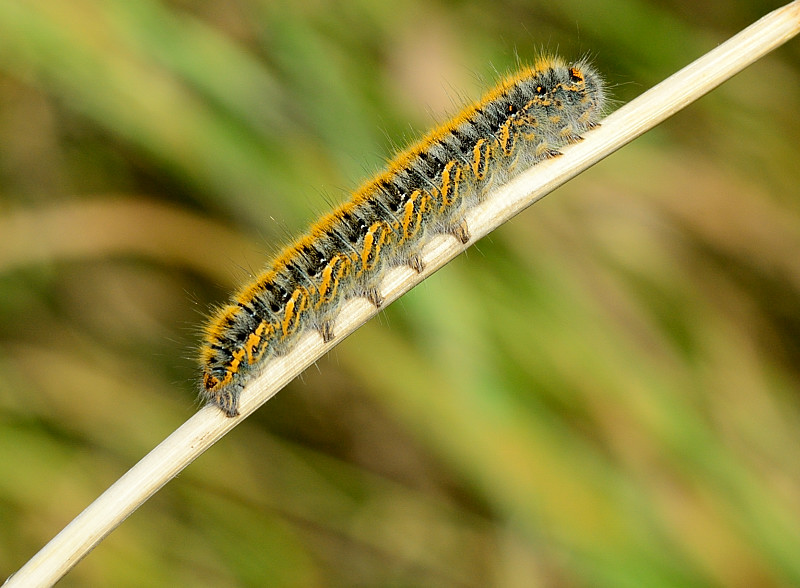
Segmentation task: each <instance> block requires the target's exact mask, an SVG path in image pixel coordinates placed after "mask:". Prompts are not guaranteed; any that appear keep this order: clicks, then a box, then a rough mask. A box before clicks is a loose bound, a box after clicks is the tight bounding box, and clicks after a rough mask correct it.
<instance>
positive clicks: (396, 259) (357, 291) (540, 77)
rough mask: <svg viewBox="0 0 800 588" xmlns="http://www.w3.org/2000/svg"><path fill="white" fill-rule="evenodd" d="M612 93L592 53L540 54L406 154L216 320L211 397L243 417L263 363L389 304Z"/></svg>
mask: <svg viewBox="0 0 800 588" xmlns="http://www.w3.org/2000/svg"><path fill="white" fill-rule="evenodd" d="M604 103H605V94H604V86H603V81H602V79H601V77H600V76H599V75H598V74H597V72H595V71H594V69H593V68H592V67H591V66H590V65H589V64H588V63H586V62H585V61H577V62H574V63H566V62H564V61H562V60H561V59H559V58H550V57H548V58H541V59H539V60H538V61H537V62H536V63H535V64H534V65H533V66H532V67H528V68H525V69H523V70H521V71H519V72H518V73H516V74H514V75H512V76H509V77H507V78H505V79H504V80H502V81H501V82H500V84H499V85H498V86H497V87H495V88H494V89H493V90H491V91H490V92H489V93H488V94H486V95H485V96H484V97H483V98H482V99H481V100H479V101H477V102H475V103H473V104H472V105H470V106H468V107H466V108H465V109H464V110H462V111H461V112H460V113H459V114H458V115H457V116H455V117H454V118H453V119H451V120H450V121H448V122H446V123H444V124H442V125H440V126H439V127H437V128H435V129H434V130H432V131H431V132H429V133H428V134H427V135H426V136H425V137H423V138H422V139H421V140H420V141H419V142H418V143H417V144H415V145H413V146H411V147H409V148H407V149H406V150H404V151H402V152H401V153H399V154H398V155H397V157H396V158H395V159H394V160H393V161H392V162H391V163H390V164H389V166H388V168H387V169H386V170H385V171H384V172H382V173H380V174H378V175H377V176H375V177H374V178H373V179H371V180H369V181H368V182H366V183H365V184H363V185H362V186H361V187H360V188H359V189H358V190H356V191H355V193H354V194H353V197H352V198H351V200H350V201H349V202H347V203H345V204H342V205H341V206H339V207H338V208H337V209H335V210H334V211H333V212H331V213H329V214H328V215H326V216H324V217H323V218H322V219H321V220H319V221H318V222H316V223H315V224H314V225H313V226H312V227H311V228H310V230H309V231H308V232H307V233H306V234H305V235H303V236H302V237H300V238H299V239H298V240H297V241H295V242H294V243H293V244H292V245H290V246H289V247H287V248H286V249H285V250H284V251H283V253H281V254H280V255H278V257H277V258H276V259H275V260H274V261H273V262H272V263H271V264H270V265H269V266H268V267H267V269H266V271H264V272H263V273H262V274H261V275H259V276H258V277H257V278H256V279H255V280H254V281H253V282H252V283H250V284H249V285H247V286H245V287H243V288H242V289H241V290H240V291H239V292H238V293H237V294H235V295H234V296H233V298H232V300H231V302H230V303H229V304H228V305H227V306H225V307H223V308H220V309H219V310H218V311H217V312H216V314H215V315H214V316H213V317H212V318H211V320H210V321H209V323H208V325H207V326H206V328H205V333H204V334H205V338H204V343H203V345H202V347H201V351H200V363H201V367H202V371H203V374H202V381H201V384H200V390H201V392H200V394H201V397H202V399H203V400H205V401H207V402H212V403H214V404H216V405H217V406H219V407H220V408H221V409H222V410H223V411H224V412H225V414H226V415H228V416H230V417H233V416H237V415H238V414H239V413H238V401H239V395H240V392H241V390H242V389H243V387H244V385H245V383H246V382H247V380H248V379H249V378H250V377H251V376H252V375H253V374H254V373H255V372H256V371H257V369H258V367H259V366H261V365H263V363H264V362H265V361H267V360H268V359H269V358H270V357H273V356H276V355H281V354H285V353H286V352H287V351H289V350H290V349H291V347H292V345H293V344H294V343H295V341H296V340H297V339H298V337H299V336H300V335H301V333H303V332H305V331H307V330H309V329H311V330H315V331H317V332H319V334H320V335H321V336H322V338H323V339H324V340H325V341H326V342H327V341H330V340H332V339H333V338H334V337H335V333H334V331H333V324H334V320H335V318H336V316H337V315H338V313H339V310H340V309H341V306H342V303H343V302H345V301H347V300H348V299H350V298H353V297H358V296H361V297H365V298H367V299H368V300H369V301H371V302H372V303H373V304H374V305H375V306H376V307H379V306H380V305H381V303H382V299H381V295H380V291H379V285H380V282H381V281H382V279H383V276H384V274H385V272H386V270H388V269H391V268H393V267H396V266H400V265H408V266H410V267H411V268H413V269H414V270H416V271H418V272H422V271H423V269H424V267H423V262H422V258H421V256H420V252H421V251H422V248H423V247H424V246H425V244H426V243H427V242H428V241H429V240H430V238H431V237H432V236H433V235H437V234H450V235H452V236H454V237H455V238H456V239H458V240H459V241H461V243H464V244H466V243H468V242H469V240H470V233H469V227H468V226H467V224H466V222H465V220H464V218H465V213H466V211H467V210H469V209H470V208H471V207H473V206H475V205H476V204H478V203H480V202H481V201H482V200H483V199H484V198H485V197H486V195H487V193H488V192H489V191H490V190H491V189H492V188H494V187H496V186H498V185H500V184H502V183H503V182H505V181H507V180H508V179H509V178H510V177H512V176H514V175H516V174H517V173H519V172H520V171H523V170H525V169H526V168H528V167H530V166H531V165H533V164H536V163H538V162H539V161H542V160H543V159H546V158H549V157H554V156H556V155H558V154H559V149H560V148H562V147H563V146H565V145H567V144H569V143H573V142H576V141H578V140H580V139H581V135H582V133H584V132H586V131H588V130H590V129H591V128H593V127H594V126H596V125H597V123H598V120H599V118H600V117H601V115H602V112H603V107H604Z"/></svg>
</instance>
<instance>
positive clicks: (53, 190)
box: [0, 0, 800, 587]
mask: <svg viewBox="0 0 800 588" xmlns="http://www.w3.org/2000/svg"><path fill="white" fill-rule="evenodd" d="M341 4H345V5H344V6H342V5H341ZM774 7H775V5H763V4H762V3H756V2H751V3H749V4H748V3H743V2H740V3H737V4H736V5H735V6H734V5H732V4H731V3H728V2H721V1H720V2H711V3H703V4H702V5H700V4H698V3H688V2H680V1H678V2H672V3H655V2H652V3H647V2H644V1H636V0H627V1H619V2H613V3H607V2H599V1H598V2H595V3H592V4H591V5H587V3H579V2H574V1H566V2H549V3H538V2H530V3H520V2H512V1H511V0H503V1H497V2H494V1H493V2H489V1H487V0H483V1H478V0H473V1H465V2H458V3H456V2H445V1H443V0H433V1H428V2H420V1H418V0H401V1H399V2H391V3H381V2H373V1H372V0H357V1H354V2H348V3H326V2H320V1H316V2H312V1H309V0H303V1H299V2H282V1H281V2H265V1H260V2H259V1H257V0H232V1H228V2H222V1H217V2H196V1H192V0H186V1H184V2H173V3H166V2H159V1H156V0H136V1H135V2H131V1H129V0H76V1H73V2H52V1H48V0H36V1H29V2H14V1H9V2H0V576H2V577H5V576H6V575H8V574H10V573H11V572H13V571H14V570H16V569H17V568H18V567H19V566H20V565H22V564H23V563H24V562H25V561H26V560H27V559H28V558H29V557H30V556H32V555H33V554H34V553H35V552H36V551H37V550H38V549H39V548H40V547H41V546H42V545H44V544H45V543H46V542H47V541H48V540H49V539H50V538H51V537H52V536H53V535H54V534H55V533H57V532H58V531H59V530H60V529H61V528H62V527H63V526H64V525H65V524H66V523H68V522H69V521H70V520H71V519H72V518H73V517H74V516H75V515H77V514H78V513H79V512H80V511H81V510H82V509H83V508H84V507H85V506H86V505H88V504H89V503H90V502H91V501H92V500H93V499H94V498H95V497H96V496H97V495H98V494H99V493H100V492H102V491H103V490H104V489H105V488H106V487H108V486H109V485H110V484H111V483H113V482H114V481H115V480H116V479H117V478H118V477H119V476H120V475H121V474H122V473H124V472H125V471H126V470H127V469H128V468H129V467H130V466H131V465H132V464H133V463H134V462H135V461H137V460H138V459H139V458H140V457H141V456H142V455H144V454H145V453H146V452H147V451H148V450H150V449H151V448H152V447H153V446H155V445H156V444H157V443H159V442H160V441H161V440H162V439H163V438H164V437H165V436H167V435H168V434H169V433H170V432H171V431H172V430H173V429H174V428H176V427H177V426H178V425H180V423H181V422H183V421H184V420H185V419H186V418H188V417H189V416H190V415H191V414H192V412H193V411H194V410H195V408H196V400H195V396H196V385H197V384H196V376H197V373H196V371H197V368H196V366H195V364H194V362H193V355H194V351H193V349H194V347H195V346H196V344H197V342H198V337H199V326H200V325H202V324H203V320H204V316H205V315H206V314H207V313H208V310H209V308H210V307H211V305H212V304H219V303H221V302H223V301H224V300H226V299H227V297H228V295H229V292H230V291H231V289H232V288H233V287H234V286H235V284H237V283H239V282H241V281H243V280H245V279H246V278H247V276H248V274H249V273H251V272H253V271H256V270H258V269H259V268H260V267H261V265H262V264H263V263H264V262H265V261H266V259H267V258H268V257H269V256H270V255H271V254H272V253H274V252H275V251H277V250H278V249H279V248H280V246H281V245H282V244H283V243H285V242H286V241H288V240H289V238H290V236H291V235H295V234H297V233H299V232H300V231H301V230H302V229H303V228H304V227H305V226H307V225H308V224H309V223H310V222H311V221H312V220H313V219H314V218H316V217H317V216H318V215H319V214H320V213H322V212H324V211H326V210H327V209H329V208H330V205H331V203H334V202H340V201H342V200H344V199H345V198H346V197H347V192H348V190H350V189H352V188H354V187H356V186H357V185H358V184H359V182H360V181H361V180H362V179H363V178H364V177H366V176H368V175H370V174H371V173H373V172H374V171H376V170H377V169H379V168H380V166H381V165H382V162H384V161H385V160H386V159H387V158H388V157H389V156H390V155H391V152H392V151H393V149H394V146H402V145H404V144H406V143H407V142H408V141H409V140H410V139H411V138H413V137H415V136H418V135H419V134H420V133H421V132H423V131H424V130H426V129H427V128H428V127H429V126H430V125H431V124H432V123H433V122H435V121H440V120H443V118H444V117H445V115H446V114H447V113H452V112H454V111H455V110H456V107H457V104H458V103H461V102H463V101H464V99H467V98H475V97H477V96H478V95H479V94H480V93H481V89H485V88H486V87H488V86H489V85H490V84H491V83H492V81H493V80H494V79H495V78H496V73H495V72H507V71H510V70H512V69H514V68H515V67H516V60H517V59H518V58H519V59H520V60H522V61H532V60H533V59H534V58H535V56H536V55H537V54H538V53H539V52H540V51H542V50H546V51H548V52H556V51H557V52H558V53H560V54H561V55H563V56H564V57H567V58H575V57H580V56H581V55H583V54H586V53H589V54H590V55H591V56H592V59H593V62H594V64H595V66H596V68H597V69H598V70H599V71H601V72H604V73H605V75H606V77H607V81H608V83H609V85H610V87H611V93H612V95H613V97H614V98H615V99H616V100H617V101H618V103H621V102H625V101H627V100H629V99H631V98H632V97H634V96H636V95H638V94H640V93H641V92H642V91H643V90H645V89H646V88H648V87H650V86H652V85H653V84H655V83H656V82H658V81H660V80H661V79H663V78H665V77H667V76H668V75H669V74H671V73H672V72H673V71H675V70H677V69H678V68H680V67H681V66H683V65H685V64H687V63H688V62H689V61H691V60H692V59H694V58H696V57H698V56H700V55H701V54H703V53H704V52H706V51H708V50H709V49H711V48H713V47H714V46H715V45H716V44H717V43H719V42H721V41H723V40H725V39H726V38H728V37H729V36H731V35H732V34H733V33H735V32H737V31H738V30H740V29H741V28H744V27H745V26H746V25H748V24H749V23H751V22H752V21H754V20H756V19H757V18H758V17H759V16H761V15H762V14H764V13H766V12H767V11H768V10H769V9H771V8H774ZM797 47H798V45H797V42H794V43H790V45H788V46H787V47H785V48H784V49H781V50H779V51H778V52H776V53H775V54H773V55H771V56H768V57H767V58H765V59H764V60H762V61H761V62H759V63H757V64H755V65H754V66H753V67H751V68H750V69H748V70H746V71H745V72H744V73H742V74H741V75H739V76H737V77H736V78H734V79H733V80H731V81H729V82H728V83H726V84H725V85H723V86H722V87H720V88H719V89H718V90H716V91H715V92H713V93H712V94H710V95H709V96H707V97H706V98H704V99H703V100H701V101H700V102H698V103H697V104H695V105H693V106H690V107H689V108H688V109H686V110H684V111H683V112H681V113H680V114H679V115H677V116H676V117H675V118H674V119H672V120H670V121H668V122H667V123H665V124H664V125H662V126H661V127H659V128H657V129H655V130H654V131H652V132H650V133H649V134H647V135H645V136H644V137H642V138H641V139H639V140H637V141H636V142H634V143H633V144H631V145H629V146H628V147H626V148H625V149H623V150H622V151H620V152H619V153H617V154H615V155H613V156H612V157H610V158H609V159H607V160H606V161H604V162H602V163H601V164H599V165H598V166H596V167H595V168H593V169H591V170H589V171H588V172H586V173H584V174H583V175H581V176H580V177H578V178H577V179H576V180H574V181H573V182H571V183H569V184H567V185H566V186H565V187H564V188H562V189H560V190H558V191H557V193H556V194H554V195H552V196H551V197H549V198H548V199H546V200H545V201H543V202H542V203H540V204H538V205H536V206H535V207H534V208H532V209H531V210H529V211H527V212H525V213H524V214H523V215H521V216H520V217H518V218H516V219H515V220H514V221H512V222H511V223H510V224H508V225H507V226H505V227H503V228H501V229H499V230H498V231H496V232H495V233H493V234H492V236H491V237H490V238H488V239H485V240H483V241H481V242H480V243H478V244H477V245H476V246H475V247H474V248H472V249H471V250H470V251H469V252H468V254H467V255H466V256H462V257H461V258H460V259H458V260H457V261H455V262H453V263H452V264H451V265H450V266H448V267H446V268H445V269H443V270H442V271H440V272H439V273H438V274H436V275H435V276H434V277H432V278H431V279H430V280H428V281H427V282H425V283H424V284H423V285H421V286H420V287H419V288H417V289H416V290H414V291H412V292H411V293H410V294H409V295H407V296H406V297H404V298H403V299H401V300H400V301H399V302H398V303H396V304H394V305H393V306H392V307H390V308H388V309H387V310H386V311H385V312H384V313H382V315H381V316H380V317H379V318H378V319H377V320H374V321H372V322H371V323H368V324H367V325H366V326H365V327H363V328H362V329H361V330H359V331H358V332H357V333H356V334H354V335H353V336H352V337H351V338H350V339H348V340H347V341H345V342H344V343H343V344H342V345H340V346H339V347H337V348H336V350H335V351H334V352H333V353H331V355H330V356H328V357H326V358H324V359H323V360H321V361H320V362H319V363H318V365H317V367H316V368H311V369H310V370H308V371H307V372H306V373H305V374H304V375H303V376H302V378H300V379H298V380H297V381H295V382H294V383H292V384H291V385H290V386H289V387H287V388H286V389H285V390H284V391H283V392H281V393H280V394H279V395H278V396H277V397H276V398H275V399H273V400H272V401H270V402H269V403H268V404H267V405H266V406H265V407H263V408H262V409H261V410H260V411H259V412H258V413H257V414H256V415H254V416H253V417H251V418H250V419H249V420H247V421H246V422H245V423H243V424H242V425H241V426H240V427H239V428H238V429H237V430H236V431H235V432H233V433H232V434H231V435H229V436H228V437H226V438H225V439H223V440H222V441H221V442H220V443H219V444H217V445H216V446H215V447H213V448H212V449H211V450H210V451H209V452H208V453H206V454H205V455H203V456H202V457H201V458H200V459H198V460H197V461H196V462H195V463H194V464H193V465H191V466H190V467H189V468H187V469H186V470H185V471H184V473H183V474H181V475H180V476H179V477H178V478H177V479H176V480H174V481H173V482H171V483H170V484H169V485H167V486H166V487H165V488H164V489H163V490H162V491H161V492H159V493H158V494H157V495H156V496H155V497H154V498H153V499H151V500H150V501H149V502H148V503H147V504H145V505H144V506H143V507H142V508H141V509H140V510H139V511H138V512H137V513H136V514H134V515H133V516H132V517H131V518H130V519H129V520H128V521H126V522H125V523H124V524H123V525H122V526H121V527H120V528H119V529H117V530H116V531H115V532H114V533H112V534H111V535H110V536H109V537H108V538H107V539H106V540H105V541H104V542H103V543H101V544H100V546H99V547H98V548H97V549H96V550H95V551H94V552H93V553H91V554H90V555H89V556H88V557H87V558H86V559H85V560H84V561H83V562H81V563H80V564H79V565H78V566H77V567H76V568H75V569H74V570H73V571H72V572H71V573H70V574H69V575H68V576H67V577H66V578H65V580H64V582H63V585H65V586H83V585H99V584H102V585H109V586H111V585H113V586H142V585H165V586H167V585H170V586H172V585H187V586H236V585H245V586H246V585H269V586H279V587H282V586H298V587H300V586H303V587H304V586H316V585H319V586H351V585H359V586H384V585H385V586H458V587H472V586H475V587H478V586H487V585H498V586H531V585H547V586H587V587H589V586H609V587H611V586H614V587H616V586H631V587H633V586H674V585H680V586H717V585H726V586H754V585H758V586H770V585H790V584H800V557H798V554H800V426H798V425H800V369H799V368H798V366H800V303H798V300H800V297H799V296H798V294H800V292H799V291H800V189H798V185H800V165H798V164H797V162H798V161H800V144H798V141H797V137H798V136H800V118H798V116H797V113H798V112H800V92H798V88H800V53H799V52H798V50H797Z"/></svg>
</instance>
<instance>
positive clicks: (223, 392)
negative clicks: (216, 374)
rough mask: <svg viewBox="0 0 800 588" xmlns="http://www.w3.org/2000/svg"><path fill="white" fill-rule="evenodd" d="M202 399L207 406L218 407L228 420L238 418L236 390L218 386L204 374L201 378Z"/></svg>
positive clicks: (211, 378)
mask: <svg viewBox="0 0 800 588" xmlns="http://www.w3.org/2000/svg"><path fill="white" fill-rule="evenodd" d="M202 397H203V398H204V399H205V400H206V401H207V402H208V403H209V404H214V405H216V406H217V407H219V408H220V410H222V412H224V413H225V416H227V417H228V418H233V417H237V416H239V389H238V388H234V387H233V386H223V385H220V384H219V382H217V381H216V380H215V378H213V377H210V376H209V375H208V374H205V376H204V377H203V391H202Z"/></svg>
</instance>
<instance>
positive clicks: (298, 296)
mask: <svg viewBox="0 0 800 588" xmlns="http://www.w3.org/2000/svg"><path fill="white" fill-rule="evenodd" d="M307 308H308V291H307V290H306V289H305V288H303V287H302V286H301V287H299V288H297V289H296V290H295V291H294V292H292V297H291V298H290V299H289V302H287V303H286V311H285V313H284V315H283V321H282V322H281V328H282V329H283V338H284V339H285V338H286V337H288V336H289V335H291V334H292V333H294V332H295V331H296V330H297V327H298V326H299V324H300V316H301V315H302V314H303V313H304V312H305V311H306V309H307Z"/></svg>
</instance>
